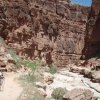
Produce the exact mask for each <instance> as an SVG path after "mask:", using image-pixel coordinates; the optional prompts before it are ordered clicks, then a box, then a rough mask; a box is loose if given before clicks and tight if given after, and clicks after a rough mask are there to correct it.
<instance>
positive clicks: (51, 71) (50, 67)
mask: <svg viewBox="0 0 100 100" xmlns="http://www.w3.org/2000/svg"><path fill="white" fill-rule="evenodd" d="M49 72H50V73H51V74H55V73H56V72H57V67H56V66H55V65H53V64H51V65H49Z"/></svg>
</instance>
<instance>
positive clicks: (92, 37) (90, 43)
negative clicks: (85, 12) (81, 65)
mask: <svg viewBox="0 0 100 100" xmlns="http://www.w3.org/2000/svg"><path fill="white" fill-rule="evenodd" d="M83 55H84V57H85V59H90V58H93V57H96V58H100V0H93V3H92V7H91V12H90V14H89V17H88V23H87V28H86V36H85V47H84V49H83Z"/></svg>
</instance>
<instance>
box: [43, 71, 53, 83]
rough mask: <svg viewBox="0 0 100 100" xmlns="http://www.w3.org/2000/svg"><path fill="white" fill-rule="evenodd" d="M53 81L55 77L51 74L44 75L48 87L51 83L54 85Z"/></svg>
mask: <svg viewBox="0 0 100 100" xmlns="http://www.w3.org/2000/svg"><path fill="white" fill-rule="evenodd" d="M53 79H54V76H53V75H52V74H50V73H46V72H45V73H44V82H45V83H47V84H48V85H50V84H51V83H53Z"/></svg>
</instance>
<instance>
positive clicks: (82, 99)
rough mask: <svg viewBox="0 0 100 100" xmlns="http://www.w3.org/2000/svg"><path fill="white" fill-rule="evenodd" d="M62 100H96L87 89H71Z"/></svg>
mask: <svg viewBox="0 0 100 100" xmlns="http://www.w3.org/2000/svg"><path fill="white" fill-rule="evenodd" d="M63 100H97V98H95V97H93V93H92V92H91V91H90V90H87V89H73V90H71V91H69V92H68V93H66V94H65V95H64V97H63Z"/></svg>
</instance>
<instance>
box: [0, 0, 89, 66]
mask: <svg viewBox="0 0 100 100" xmlns="http://www.w3.org/2000/svg"><path fill="white" fill-rule="evenodd" d="M88 11H89V8H88V7H82V6H79V5H72V4H71V3H70V0H32V1H31V0H0V36H2V37H3V38H4V39H5V41H6V43H7V44H8V45H9V46H10V47H11V48H14V49H15V50H16V52H17V54H19V55H20V56H23V57H25V58H29V59H35V58H41V59H42V60H43V61H44V60H45V61H46V63H47V64H51V63H52V62H54V63H55V64H56V65H57V66H65V65H66V64H67V63H71V62H75V61H77V60H79V59H80V57H81V51H82V49H83V46H84V33H85V24H86V20H87V15H88Z"/></svg>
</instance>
